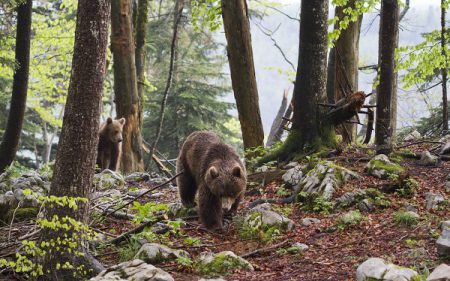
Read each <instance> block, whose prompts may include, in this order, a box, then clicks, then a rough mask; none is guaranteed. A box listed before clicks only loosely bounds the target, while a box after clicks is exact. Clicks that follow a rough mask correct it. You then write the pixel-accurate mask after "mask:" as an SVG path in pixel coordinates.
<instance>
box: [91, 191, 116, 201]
mask: <svg viewBox="0 0 450 281" xmlns="http://www.w3.org/2000/svg"><path fill="white" fill-rule="evenodd" d="M121 197H122V193H120V191H119V190H117V189H106V190H103V191H96V192H94V193H92V194H91V200H93V201H96V200H100V201H102V202H111V201H116V200H118V199H120V198H121Z"/></svg>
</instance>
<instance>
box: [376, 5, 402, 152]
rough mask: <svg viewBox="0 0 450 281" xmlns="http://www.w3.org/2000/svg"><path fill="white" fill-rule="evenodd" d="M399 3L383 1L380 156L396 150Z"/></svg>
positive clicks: (378, 125) (378, 118)
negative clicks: (396, 51)
mask: <svg viewBox="0 0 450 281" xmlns="http://www.w3.org/2000/svg"><path fill="white" fill-rule="evenodd" d="M399 11H400V9H399V4H398V1H397V0H382V1H381V14H380V32H379V51H378V52H379V53H378V66H379V69H380V72H379V75H380V83H379V85H378V88H377V110H376V125H375V126H376V127H375V143H376V145H377V153H383V154H388V153H390V152H391V151H392V149H393V142H394V140H393V138H394V135H395V128H394V126H395V120H394V119H395V118H396V116H393V112H396V110H394V108H393V107H395V106H396V101H395V99H396V96H397V95H396V93H397V87H396V82H397V78H396V77H397V72H396V70H395V50H396V48H397V47H398V32H399V29H398V27H399Z"/></svg>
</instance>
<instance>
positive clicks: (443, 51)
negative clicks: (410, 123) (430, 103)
mask: <svg viewBox="0 0 450 281" xmlns="http://www.w3.org/2000/svg"><path fill="white" fill-rule="evenodd" d="M447 6H448V4H447V0H441V54H442V58H443V62H444V63H443V64H444V66H443V67H442V68H441V76H442V106H443V107H442V131H443V132H442V133H443V134H447V133H448V99H447V72H448V58H447V46H446V44H447V40H446V39H445V37H446V34H445V33H446V29H445V13H446V9H447Z"/></svg>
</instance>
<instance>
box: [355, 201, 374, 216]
mask: <svg viewBox="0 0 450 281" xmlns="http://www.w3.org/2000/svg"><path fill="white" fill-rule="evenodd" d="M358 209H359V210H360V211H361V212H366V213H370V212H372V211H373V210H374V209H375V206H374V205H373V203H372V202H371V201H370V200H369V199H367V198H366V199H363V200H361V202H359V203H358Z"/></svg>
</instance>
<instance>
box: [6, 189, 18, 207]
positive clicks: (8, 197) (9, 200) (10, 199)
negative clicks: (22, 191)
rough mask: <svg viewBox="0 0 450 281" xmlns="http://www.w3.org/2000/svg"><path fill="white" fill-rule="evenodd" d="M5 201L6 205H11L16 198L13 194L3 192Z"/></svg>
mask: <svg viewBox="0 0 450 281" xmlns="http://www.w3.org/2000/svg"><path fill="white" fill-rule="evenodd" d="M4 196H5V201H6V202H7V204H9V205H12V204H13V203H14V202H15V201H16V197H15V196H14V193H13V192H12V191H11V190H10V191H7V192H5V195H4Z"/></svg>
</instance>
